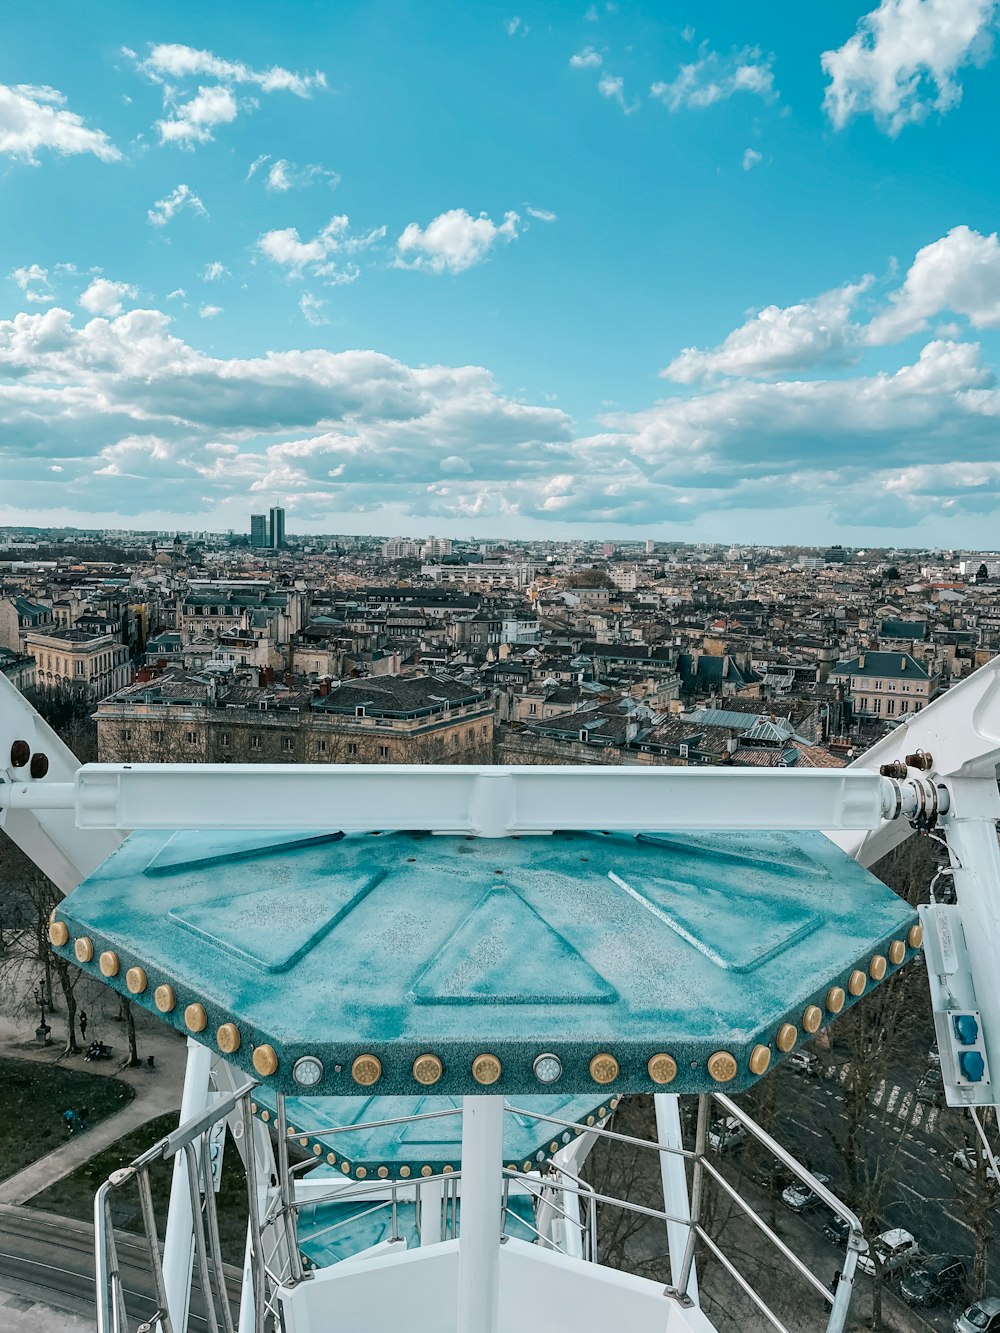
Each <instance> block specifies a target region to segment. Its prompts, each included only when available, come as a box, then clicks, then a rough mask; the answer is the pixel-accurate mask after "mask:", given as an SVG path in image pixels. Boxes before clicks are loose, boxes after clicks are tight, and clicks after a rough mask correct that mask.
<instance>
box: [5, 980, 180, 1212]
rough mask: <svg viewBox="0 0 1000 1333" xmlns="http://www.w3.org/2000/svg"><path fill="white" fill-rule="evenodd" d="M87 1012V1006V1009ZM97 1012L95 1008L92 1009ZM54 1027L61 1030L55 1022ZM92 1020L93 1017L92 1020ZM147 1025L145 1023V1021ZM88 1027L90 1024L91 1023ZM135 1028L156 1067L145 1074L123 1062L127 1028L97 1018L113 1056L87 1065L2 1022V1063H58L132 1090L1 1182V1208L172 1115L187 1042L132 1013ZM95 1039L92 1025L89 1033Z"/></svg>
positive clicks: (22, 1199)
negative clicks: (116, 1106)
mask: <svg viewBox="0 0 1000 1333" xmlns="http://www.w3.org/2000/svg"><path fill="white" fill-rule="evenodd" d="M87 1008H88V1012H89V1011H90V1004H89V1003H88V1005H87ZM94 1008H95V1009H96V1008H97V1005H94ZM59 1017H61V1015H57V1016H56V1022H54V1023H53V1028H54V1030H55V1031H56V1032H58V1030H59V1022H58V1019H59ZM95 1017H96V1015H95ZM144 1020H145V1021H144ZM91 1022H92V1025H93V1022H94V1019H93V1018H92V1020H91ZM136 1029H137V1038H138V1048H139V1055H140V1058H141V1059H142V1060H143V1061H145V1058H146V1057H147V1056H149V1055H152V1056H153V1057H154V1060H155V1068H154V1069H149V1068H148V1067H147V1066H146V1065H145V1063H143V1064H142V1065H140V1066H139V1068H137V1069H129V1068H128V1065H127V1063H125V1064H124V1066H123V1061H122V1060H121V1059H119V1058H116V1057H120V1056H124V1057H125V1060H126V1061H127V1057H128V1043H127V1039H126V1033H125V1026H124V1024H122V1025H121V1026H120V1029H119V1027H118V1025H117V1024H115V1023H113V1021H109V1020H108V1019H107V1018H106V1017H105V1016H103V1015H102V1016H101V1021H100V1031H101V1034H102V1036H103V1037H104V1039H105V1040H107V1039H108V1038H112V1040H111V1042H110V1044H111V1045H112V1046H113V1048H114V1057H113V1058H112V1059H110V1060H95V1061H93V1062H92V1063H90V1064H87V1063H85V1061H84V1058H83V1055H82V1054H80V1055H63V1054H62V1043H61V1042H58V1043H57V1042H54V1043H53V1044H52V1045H51V1046H39V1045H38V1044H37V1043H35V1042H32V1041H31V1040H30V1034H29V1032H28V1030H27V1025H26V1024H25V1023H24V1022H20V1023H14V1022H11V1021H10V1020H9V1019H3V1018H0V1059H2V1058H3V1057H4V1056H6V1057H8V1058H11V1059H17V1060H33V1061H37V1062H38V1063H39V1064H50V1065H54V1064H60V1065H63V1066H68V1067H71V1068H74V1069H80V1070H85V1071H86V1072H87V1073H88V1074H93V1075H94V1076H95V1077H98V1078H118V1079H120V1080H121V1081H122V1082H123V1083H128V1084H129V1085H130V1086H131V1087H132V1088H134V1089H135V1097H134V1098H133V1100H132V1101H130V1102H129V1103H128V1104H127V1105H126V1106H123V1107H122V1109H121V1110H120V1111H118V1112H117V1113H116V1114H115V1115H112V1116H109V1117H108V1118H107V1119H106V1120H102V1121H100V1122H99V1123H98V1124H97V1125H95V1126H94V1128H93V1129H88V1130H85V1131H84V1132H83V1133H80V1134H77V1135H74V1136H73V1137H72V1138H70V1139H67V1141H66V1142H65V1143H63V1144H61V1145H60V1146H59V1147H58V1148H55V1149H54V1150H53V1151H52V1152H50V1153H48V1154H46V1156H44V1157H41V1158H39V1159H38V1161H37V1162H32V1163H31V1165H30V1166H26V1167H25V1168H24V1169H23V1170H21V1171H18V1172H17V1173H16V1174H15V1175H13V1176H9V1177H8V1178H7V1179H6V1180H4V1181H0V1203H12V1204H19V1203H24V1202H26V1200H28V1199H31V1198H33V1197H34V1196H35V1195H36V1194H38V1193H40V1191H42V1190H43V1189H46V1188H48V1186H49V1185H53V1184H55V1182H56V1181H57V1180H62V1179H63V1177H64V1176H68V1175H69V1174H70V1172H71V1171H74V1170H76V1168H77V1167H78V1166H82V1165H83V1163H84V1162H87V1161H89V1160H90V1158H91V1157H93V1156H94V1155H95V1154H96V1153H98V1152H100V1151H101V1150H102V1149H104V1148H107V1147H108V1146H109V1145H110V1144H112V1143H115V1142H116V1141H117V1140H118V1139H120V1138H122V1137H123V1135H125V1134H128V1133H131V1131H132V1130H134V1129H138V1128H139V1127H140V1126H142V1125H144V1124H146V1123H147V1122H148V1121H150V1120H153V1119H155V1118H156V1117H157V1116H159V1115H162V1114H163V1113H164V1112H166V1111H176V1110H178V1109H179V1108H180V1104H181V1090H182V1087H183V1082H184V1064H185V1058H186V1043H185V1041H184V1039H183V1037H180V1036H178V1034H176V1033H175V1032H174V1031H173V1030H172V1029H170V1028H168V1027H166V1025H165V1024H163V1023H158V1022H157V1021H156V1020H155V1019H153V1018H151V1017H149V1016H147V1015H145V1014H142V1013H140V1012H139V1011H138V1010H137V1011H136ZM89 1031H90V1033H91V1034H93V1031H94V1028H93V1026H92V1027H91V1028H90V1029H89Z"/></svg>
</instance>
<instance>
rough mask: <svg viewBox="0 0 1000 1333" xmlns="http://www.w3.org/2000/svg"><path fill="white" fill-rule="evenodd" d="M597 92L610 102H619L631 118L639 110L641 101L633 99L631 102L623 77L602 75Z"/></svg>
mask: <svg viewBox="0 0 1000 1333" xmlns="http://www.w3.org/2000/svg"><path fill="white" fill-rule="evenodd" d="M597 91H598V92H599V93H600V94H601V96H602V97H606V98H607V99H608V101H609V102H617V103H618V105H619V106H620V107H621V109H622V110H623V111H624V112H625V114H626V116H631V115H632V113H633V111H638V110H639V99H638V98H637V97H634V98H632V100H631V101H629V100H628V99H627V98H626V96H625V80H624V79H623V78H622V77H621V75H617V74H602V75H601V77H600V78H599V79H598V81H597Z"/></svg>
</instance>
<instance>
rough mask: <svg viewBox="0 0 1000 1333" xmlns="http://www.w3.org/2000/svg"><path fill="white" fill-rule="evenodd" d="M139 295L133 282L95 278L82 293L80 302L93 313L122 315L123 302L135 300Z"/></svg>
mask: <svg viewBox="0 0 1000 1333" xmlns="http://www.w3.org/2000/svg"><path fill="white" fill-rule="evenodd" d="M138 295H139V293H138V290H137V289H136V288H135V287H133V286H132V285H131V283H128V282H109V281H108V279H107V278H94V280H93V282H91V283H90V285H89V286H88V287H87V288H86V289H85V290H84V291H83V292H81V293H80V299H79V304H80V305H81V306H82V307H83V309H84V310H88V311H89V312H90V313H91V314H92V315H120V314H121V310H122V302H123V301H133V300H135V298H136V297H137V296H138Z"/></svg>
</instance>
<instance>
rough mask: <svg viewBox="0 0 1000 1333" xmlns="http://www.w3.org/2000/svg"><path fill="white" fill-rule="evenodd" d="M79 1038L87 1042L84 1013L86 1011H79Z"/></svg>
mask: <svg viewBox="0 0 1000 1333" xmlns="http://www.w3.org/2000/svg"><path fill="white" fill-rule="evenodd" d="M80 1036H81V1038H82V1039H83V1040H84V1041H86V1040H87V1011H86V1009H81V1011H80Z"/></svg>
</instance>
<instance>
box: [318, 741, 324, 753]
mask: <svg viewBox="0 0 1000 1333" xmlns="http://www.w3.org/2000/svg"><path fill="white" fill-rule="evenodd" d="M316 753H317V754H326V741H317V742H316Z"/></svg>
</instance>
